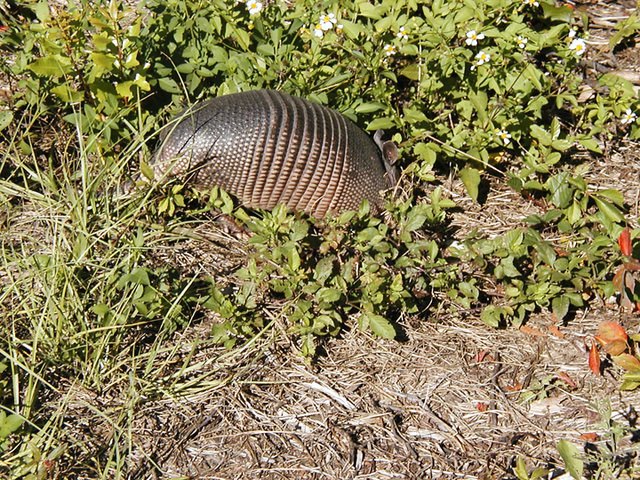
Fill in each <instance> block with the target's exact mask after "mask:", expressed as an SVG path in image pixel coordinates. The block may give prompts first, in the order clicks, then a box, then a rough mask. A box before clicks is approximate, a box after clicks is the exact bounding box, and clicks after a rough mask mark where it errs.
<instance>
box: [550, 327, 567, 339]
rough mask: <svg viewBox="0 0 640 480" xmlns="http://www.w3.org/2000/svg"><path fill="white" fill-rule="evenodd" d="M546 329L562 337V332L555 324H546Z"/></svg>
mask: <svg viewBox="0 0 640 480" xmlns="http://www.w3.org/2000/svg"><path fill="white" fill-rule="evenodd" d="M547 330H549V333H551V334H553V335H555V336H556V337H558V338H564V333H562V332H561V331H560V329H559V328H558V326H557V325H548V326H547Z"/></svg>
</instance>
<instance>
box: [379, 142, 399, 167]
mask: <svg viewBox="0 0 640 480" xmlns="http://www.w3.org/2000/svg"><path fill="white" fill-rule="evenodd" d="M382 156H383V157H384V160H385V163H387V162H388V163H389V165H393V164H394V163H396V161H397V160H398V147H396V144H395V143H393V142H392V141H391V140H388V141H386V142H384V143H383V144H382Z"/></svg>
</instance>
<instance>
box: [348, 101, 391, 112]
mask: <svg viewBox="0 0 640 480" xmlns="http://www.w3.org/2000/svg"><path fill="white" fill-rule="evenodd" d="M384 108H385V106H384V105H383V104H382V103H380V102H366V103H361V104H360V105H358V106H357V107H356V108H355V111H356V112H358V113H372V112H377V111H378V110H383V109H384Z"/></svg>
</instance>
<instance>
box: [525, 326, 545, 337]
mask: <svg viewBox="0 0 640 480" xmlns="http://www.w3.org/2000/svg"><path fill="white" fill-rule="evenodd" d="M520 331H521V332H523V333H526V334H528V335H535V336H536V337H546V335H545V334H544V333H543V332H541V331H540V330H538V329H537V328H535V327H529V326H528V325H522V326H521V327H520Z"/></svg>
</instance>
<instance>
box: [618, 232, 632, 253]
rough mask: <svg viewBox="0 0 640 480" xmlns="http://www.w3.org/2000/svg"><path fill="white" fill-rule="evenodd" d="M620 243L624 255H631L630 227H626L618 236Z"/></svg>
mask: <svg viewBox="0 0 640 480" xmlns="http://www.w3.org/2000/svg"><path fill="white" fill-rule="evenodd" d="M618 245H619V246H620V250H621V251H622V254H623V255H626V256H627V257H628V256H630V255H631V251H632V249H631V230H630V229H629V227H627V228H625V229H624V230H623V231H622V233H621V234H620V236H619V237H618Z"/></svg>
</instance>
